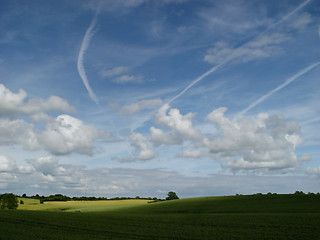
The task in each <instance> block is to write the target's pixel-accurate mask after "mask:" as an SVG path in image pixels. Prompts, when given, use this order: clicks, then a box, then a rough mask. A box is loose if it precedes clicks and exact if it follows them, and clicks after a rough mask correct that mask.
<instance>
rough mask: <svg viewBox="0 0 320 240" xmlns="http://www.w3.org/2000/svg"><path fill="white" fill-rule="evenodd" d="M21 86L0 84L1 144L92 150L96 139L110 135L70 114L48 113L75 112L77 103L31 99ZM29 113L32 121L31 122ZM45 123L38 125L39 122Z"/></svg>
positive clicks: (63, 150)
mask: <svg viewBox="0 0 320 240" xmlns="http://www.w3.org/2000/svg"><path fill="white" fill-rule="evenodd" d="M26 97H27V93H26V92H25V91H24V90H19V91H18V93H13V92H11V91H10V90H9V89H7V88H6V87H5V86H4V85H2V84H0V117H1V118H0V145H20V146H22V147H23V148H24V149H26V150H41V149H44V150H47V151H49V152H50V153H52V154H55V155H61V154H69V153H72V152H76V153H79V154H92V152H93V142H94V141H95V140H98V139H103V138H108V137H109V136H110V134H109V133H107V132H106V131H98V130H97V129H95V128H94V127H92V126H88V125H86V124H84V123H83V122H82V121H81V120H79V119H77V118H74V117H71V116H70V115H67V114H61V115H59V116H58V117H56V118H53V117H51V116H49V115H48V114H47V113H49V112H50V113H52V112H72V111H75V109H74V107H72V106H70V105H69V104H68V102H67V101H66V100H64V99H62V98H60V97H57V96H51V97H49V98H48V99H47V100H43V99H30V100H28V101H26V100H25V99H26ZM26 116H28V117H29V119H31V121H32V122H30V121H29V122H28V121H27V120H26V119H25V117H26ZM39 122H40V123H45V125H44V130H43V129H42V128H43V127H39V126H38V124H37V123H39Z"/></svg>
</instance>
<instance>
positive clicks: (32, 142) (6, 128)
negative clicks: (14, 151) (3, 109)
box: [0, 119, 40, 150]
mask: <svg viewBox="0 0 320 240" xmlns="http://www.w3.org/2000/svg"><path fill="white" fill-rule="evenodd" d="M14 144H18V145H21V146H22V147H23V148H24V149H27V150H38V149H39V148H40V143H39V139H38V131H37V130H35V128H34V126H33V125H32V124H30V123H26V122H25V121H23V120H20V119H14V120H8V119H0V145H14Z"/></svg>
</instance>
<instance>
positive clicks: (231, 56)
mask: <svg viewBox="0 0 320 240" xmlns="http://www.w3.org/2000/svg"><path fill="white" fill-rule="evenodd" d="M311 1H312V0H307V1H305V2H303V3H302V4H300V5H299V6H298V7H296V8H295V9H294V10H292V11H291V12H289V13H288V14H287V15H285V16H284V17H282V18H281V19H280V20H279V21H277V22H275V23H273V24H271V25H270V26H269V27H268V28H267V29H266V30H264V31H263V32H261V33H259V34H257V35H256V36H255V37H254V38H253V39H252V40H250V41H249V42H247V43H245V44H243V45H242V46H240V47H238V48H237V49H233V51H230V54H227V55H225V56H224V57H223V58H222V59H221V61H220V62H219V64H218V65H216V66H214V67H212V68H211V69H210V70H208V71H207V72H205V73H203V74H202V75H200V76H199V77H198V78H196V79H195V80H193V81H192V82H191V83H190V84H189V85H188V86H187V87H185V88H184V89H183V90H182V91H181V92H180V93H179V94H177V95H176V96H174V97H173V98H172V99H170V101H169V102H168V103H169V104H170V103H171V102H173V101H174V100H176V99H177V98H179V97H181V96H182V95H183V94H184V93H185V92H187V91H188V90H189V89H190V88H191V87H193V86H194V85H195V84H196V83H198V82H200V81H201V80H203V79H204V78H206V77H207V76H208V75H210V74H212V73H214V72H216V71H217V70H219V69H220V68H221V67H223V66H225V65H226V64H228V63H230V62H231V61H233V60H234V59H235V58H238V57H239V54H240V55H241V54H243V53H242V52H243V51H244V52H247V51H248V49H247V48H248V47H249V50H250V47H252V46H251V45H255V44H254V42H259V41H260V39H259V38H261V36H263V35H264V34H266V33H267V32H268V31H270V30H271V29H273V28H275V27H276V26H277V25H279V24H281V23H282V22H284V21H286V20H287V19H289V18H290V17H291V16H292V15H294V14H295V13H296V12H298V11H299V10H301V9H302V8H303V7H304V6H306V5H307V4H308V3H309V2H311ZM255 54H258V55H259V53H257V52H255ZM260 54H261V53H260ZM262 54H266V53H262Z"/></svg>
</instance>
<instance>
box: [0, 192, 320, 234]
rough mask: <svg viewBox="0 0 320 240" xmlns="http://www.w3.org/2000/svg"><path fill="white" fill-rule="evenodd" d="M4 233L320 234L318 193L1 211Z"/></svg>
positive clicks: (0, 225) (1, 232)
mask: <svg viewBox="0 0 320 240" xmlns="http://www.w3.org/2000/svg"><path fill="white" fill-rule="evenodd" d="M0 239H1V240H5V239H10V240H14V239H19V240H23V239H68V240H69V239H70V240H72V239H320V198H319V197H314V196H307V195H305V196H294V195H277V196H268V197H267V196H263V197H256V196H238V197H235V196H234V197H233V196H230V197H209V198H193V199H182V200H173V201H166V202H159V203H152V204H148V205H145V206H138V207H131V208H128V209H121V210H115V211H105V212H91V213H90V212H88V213H67V212H47V211H17V210H16V211H0Z"/></svg>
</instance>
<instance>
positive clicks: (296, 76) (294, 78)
mask: <svg viewBox="0 0 320 240" xmlns="http://www.w3.org/2000/svg"><path fill="white" fill-rule="evenodd" d="M319 64H320V61H319V62H316V63H314V64H311V65H310V66H308V67H306V68H304V69H302V70H301V71H299V72H298V73H296V74H295V75H293V76H292V77H290V78H288V79H287V80H286V81H285V82H284V83H282V84H281V85H279V86H278V87H276V88H275V89H273V90H271V91H270V92H268V93H267V94H265V95H263V96H262V97H260V98H259V99H258V100H257V101H255V102H253V103H251V104H250V105H249V106H248V107H247V108H246V109H244V110H242V111H241V112H240V113H239V114H238V115H243V114H245V113H246V112H248V111H249V110H250V109H252V108H254V107H255V106H257V105H258V104H259V103H261V102H263V101H265V100H266V99H267V98H269V97H270V96H271V95H272V94H274V93H276V92H278V91H279V90H281V89H282V88H284V87H285V86H287V85H288V84H290V83H291V82H293V81H294V80H296V79H297V78H299V77H300V76H301V75H303V74H305V73H307V72H309V71H310V70H312V69H313V68H315V67H316V66H318V65H319Z"/></svg>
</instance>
